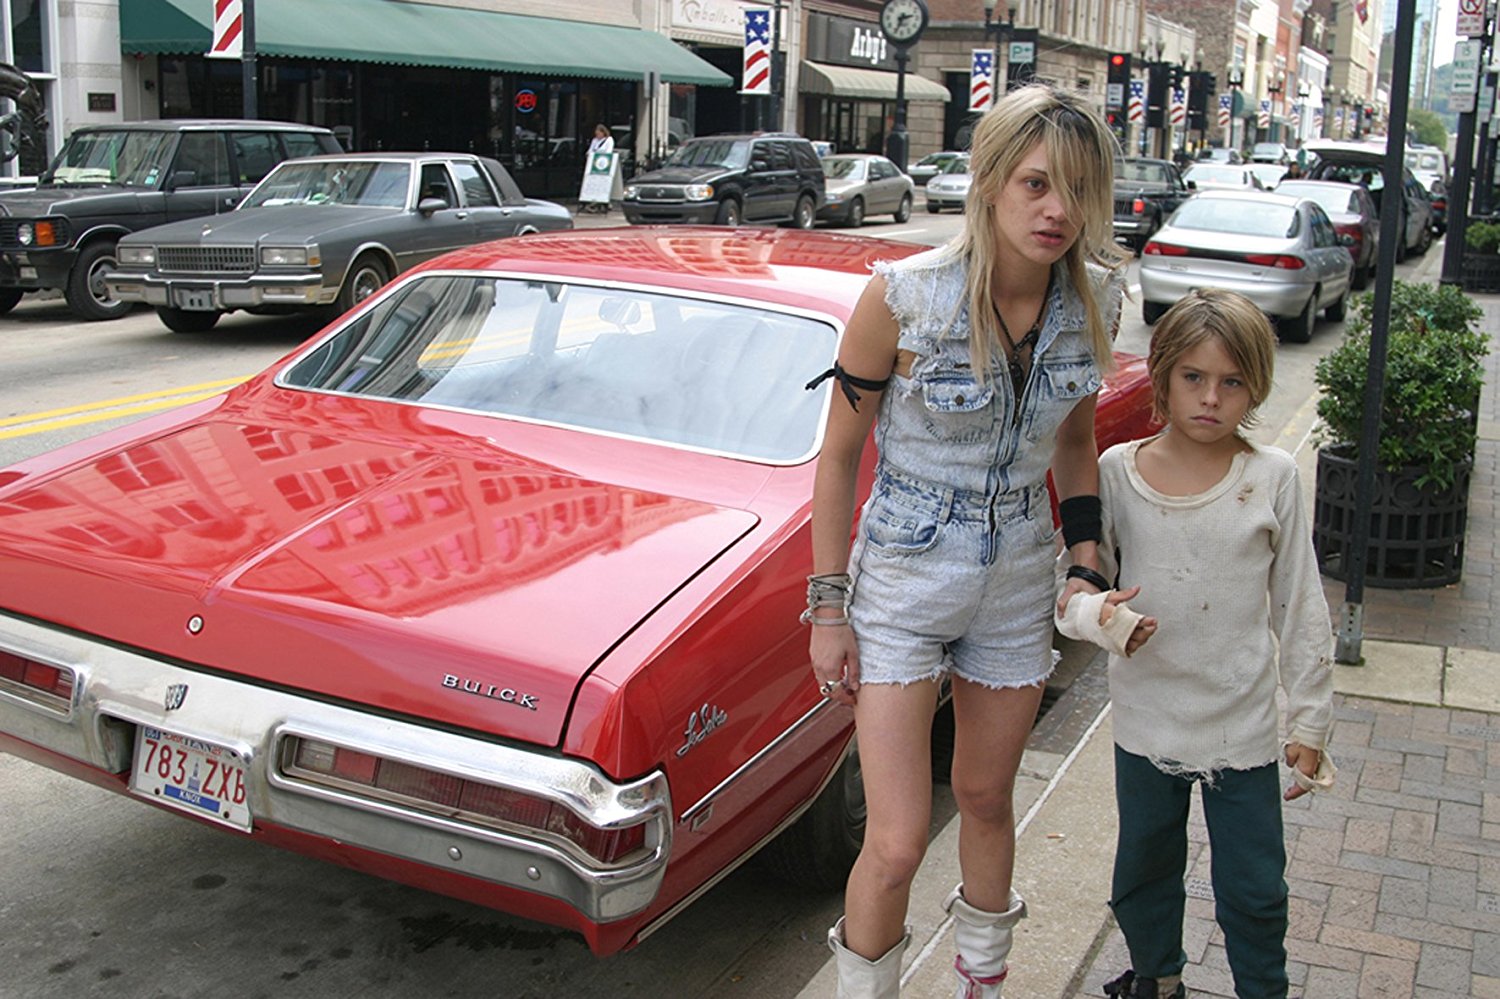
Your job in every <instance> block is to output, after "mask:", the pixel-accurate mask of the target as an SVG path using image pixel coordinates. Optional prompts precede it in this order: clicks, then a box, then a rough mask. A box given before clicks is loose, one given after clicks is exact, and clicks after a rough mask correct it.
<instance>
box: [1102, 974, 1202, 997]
mask: <svg viewBox="0 0 1500 999" xmlns="http://www.w3.org/2000/svg"><path fill="white" fill-rule="evenodd" d="M1104 994H1105V995H1107V996H1110V997H1112V999H1184V997H1185V996H1186V995H1187V989H1186V988H1184V987H1183V984H1182V982H1180V981H1179V982H1178V983H1177V987H1176V988H1174V989H1173V990H1172V991H1171V992H1165V993H1164V992H1161V991H1159V990H1158V989H1157V987H1156V979H1154V978H1143V977H1141V976H1140V975H1137V974H1136V973H1135V972H1134V971H1127V972H1125V974H1123V975H1121V976H1120V977H1119V978H1116V979H1115V980H1114V981H1112V982H1105V983H1104Z"/></svg>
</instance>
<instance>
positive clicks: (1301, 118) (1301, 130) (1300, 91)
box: [1297, 83, 1312, 166]
mask: <svg viewBox="0 0 1500 999" xmlns="http://www.w3.org/2000/svg"><path fill="white" fill-rule="evenodd" d="M1311 93H1312V91H1310V90H1308V89H1307V84H1306V83H1298V84H1297V149H1298V152H1297V164H1298V165H1299V166H1300V165H1302V161H1303V159H1304V154H1303V153H1302V152H1301V149H1302V143H1303V142H1305V141H1306V140H1307V134H1308V133H1309V132H1310V131H1311V130H1312V122H1310V121H1308V120H1307V98H1308V96H1309V95H1310V94H1311Z"/></svg>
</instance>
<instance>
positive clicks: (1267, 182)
mask: <svg viewBox="0 0 1500 999" xmlns="http://www.w3.org/2000/svg"><path fill="white" fill-rule="evenodd" d="M1246 169H1248V170H1249V171H1250V172H1251V173H1253V174H1255V179H1256V180H1258V181H1260V186H1261V187H1262V188H1264V189H1265V190H1267V191H1269V190H1271V189H1272V188H1274V187H1275V186H1276V185H1277V184H1279V183H1281V178H1283V177H1285V176H1286V172H1287V170H1288V169H1289V167H1288V165H1287V164H1285V163H1249V164H1247V165H1246Z"/></svg>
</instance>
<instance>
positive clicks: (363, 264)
mask: <svg viewBox="0 0 1500 999" xmlns="http://www.w3.org/2000/svg"><path fill="white" fill-rule="evenodd" d="M390 279H391V275H390V272H389V271H388V269H387V268H386V265H385V261H383V260H381V259H380V258H379V257H377V256H376V255H375V254H373V253H362V254H360V255H359V256H358V257H357V258H355V261H354V263H352V264H350V265H349V273H348V274H345V275H344V286H343V287H342V288H340V289H339V311H340V312H348V311H349V310H350V309H352V308H354V307H355V306H356V305H358V304H359V303H360V302H363V301H364V300H365V299H367V298H369V297H370V296H371V295H373V294H375V293H376V292H377V291H379V290H380V289H381V288H383V287H385V284H386V282H387V281H389V280H390Z"/></svg>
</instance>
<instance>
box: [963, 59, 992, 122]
mask: <svg viewBox="0 0 1500 999" xmlns="http://www.w3.org/2000/svg"><path fill="white" fill-rule="evenodd" d="M994 101H995V50H994V49H975V50H974V51H973V54H972V56H971V57H970V62H969V110H970V111H988V110H989V109H990V105H991V104H993V103H994Z"/></svg>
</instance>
